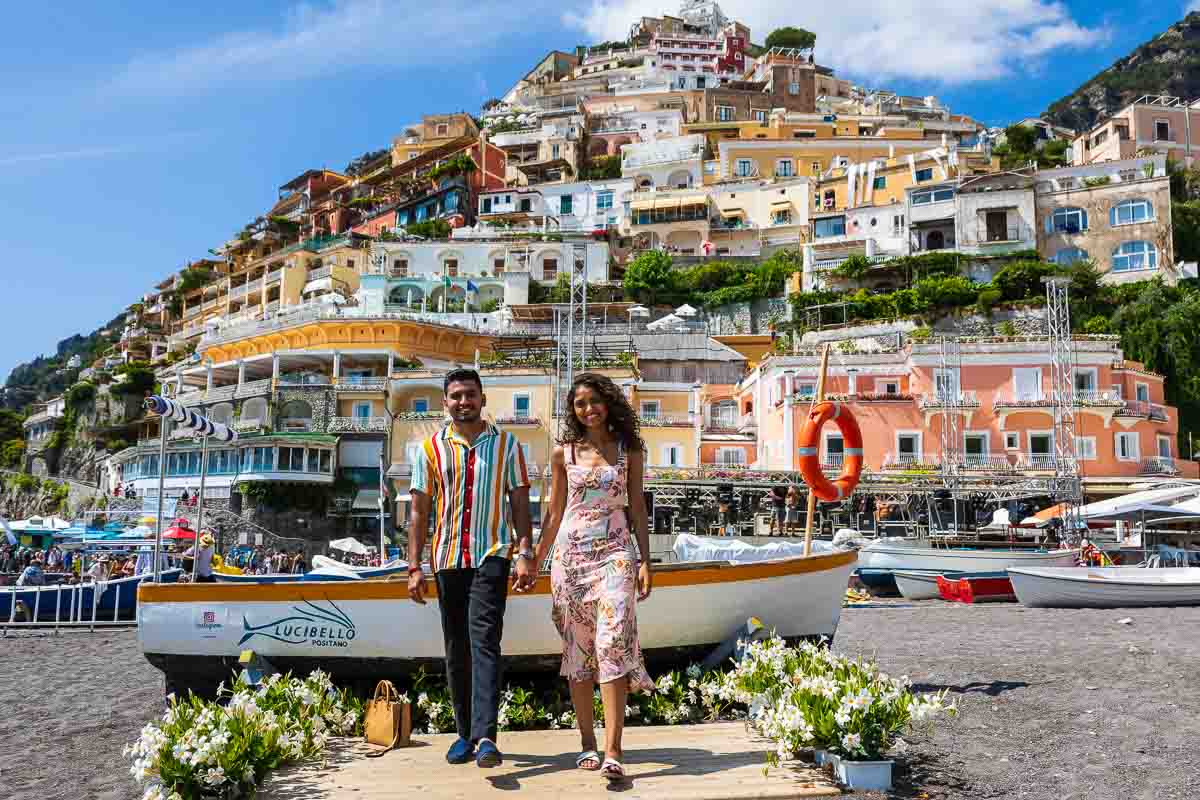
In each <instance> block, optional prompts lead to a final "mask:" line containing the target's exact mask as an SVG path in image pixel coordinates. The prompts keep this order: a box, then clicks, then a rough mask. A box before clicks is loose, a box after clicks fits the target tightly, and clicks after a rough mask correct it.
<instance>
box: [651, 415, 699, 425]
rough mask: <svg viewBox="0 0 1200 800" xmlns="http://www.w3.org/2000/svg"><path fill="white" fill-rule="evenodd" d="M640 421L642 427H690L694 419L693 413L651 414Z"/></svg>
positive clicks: (694, 421)
mask: <svg viewBox="0 0 1200 800" xmlns="http://www.w3.org/2000/svg"><path fill="white" fill-rule="evenodd" d="M641 422H642V427H643V428H690V427H692V425H694V424H695V423H696V419H695V415H694V414H651V415H647V416H644V417H642V420H641Z"/></svg>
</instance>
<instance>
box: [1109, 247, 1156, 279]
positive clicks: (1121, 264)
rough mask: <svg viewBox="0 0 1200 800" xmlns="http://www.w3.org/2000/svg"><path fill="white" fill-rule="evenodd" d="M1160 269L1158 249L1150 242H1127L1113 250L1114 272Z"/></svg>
mask: <svg viewBox="0 0 1200 800" xmlns="http://www.w3.org/2000/svg"><path fill="white" fill-rule="evenodd" d="M1142 269H1158V251H1156V250H1155V249H1154V245H1152V244H1150V243H1149V242H1125V243H1124V244H1123V245H1121V246H1120V247H1118V248H1117V249H1116V250H1114V251H1113V259H1112V271H1113V272H1134V271H1136V270H1142Z"/></svg>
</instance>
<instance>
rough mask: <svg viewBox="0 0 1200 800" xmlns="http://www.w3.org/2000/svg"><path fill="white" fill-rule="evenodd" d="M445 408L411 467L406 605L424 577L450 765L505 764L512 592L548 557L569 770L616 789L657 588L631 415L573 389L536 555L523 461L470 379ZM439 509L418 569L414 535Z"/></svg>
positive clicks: (641, 686)
mask: <svg viewBox="0 0 1200 800" xmlns="http://www.w3.org/2000/svg"><path fill="white" fill-rule="evenodd" d="M443 395H444V398H443V404H444V406H445V409H446V412H447V415H448V416H449V418H450V420H451V422H450V424H449V425H447V426H446V427H444V428H442V429H441V430H440V431H438V432H437V433H436V434H434V435H433V436H431V437H430V438H428V439H427V440H425V441H424V442H423V443H422V446H421V448H420V450H419V451H418V453H417V457H416V459H415V460H414V463H413V470H412V475H413V477H412V496H413V504H412V515H411V519H410V524H409V532H410V534H409V564H410V566H409V568H408V572H409V576H408V591H409V594H410V596H411V597H412V599H413V600H414V601H415V602H417V603H421V604H424V603H425V594H426V591H427V576H426V574H425V569H426V568H428V569H430V570H431V571H432V572H433V575H432V578H433V580H434V581H435V582H436V584H437V596H438V604H439V606H440V611H441V620H442V635H443V638H444V641H445V648H446V680H447V684H448V686H449V689H450V695H451V699H452V701H453V705H454V721H455V727H456V729H457V732H458V739H457V740H456V741H455V742H454V744H453V745H452V746H451V747H450V749H449V751H448V752H447V753H446V760H447V761H448V762H449V763H451V764H466V763H469V762H471V761H474V762H475V763H476V764H477V765H478V766H479V767H485V768H486V767H494V766H497V765H499V764H500V763H501V762H502V760H503V757H502V755H501V753H500V750H499V747H498V746H497V730H498V717H499V707H500V699H501V686H502V680H503V676H502V653H501V651H502V646H501V641H502V636H503V631H504V613H505V607H506V603H507V599H508V590H509V586H510V583H511V586H512V589H513V591H514V592H516V593H518V594H522V593H526V592H532V591H534V589H535V585H536V584H537V582H538V573H539V567H540V565H541V564H542V563H543V562H544V561H545V560H546V558H547V557H548V556H549V555H550V551H551V547H553V559H552V566H551V571H550V589H551V593H552V598H553V611H552V617H553V620H554V623H555V625H556V627H557V628H558V631H559V634H560V636H561V639H562V646H563V652H562V667H561V670H560V674H561V675H562V676H563V677H564V678H566V680H567V683H568V685H569V687H570V694H571V700H572V704H573V705H574V708H575V715H576V719H577V720H578V724H579V730H580V733H581V736H582V742H581V744H582V747H581V751H580V753H579V756H578V758H577V759H576V762H575V763H576V765H577V766H578V767H579V768H580V769H582V770H588V771H596V772H599V773H601V774H602V775H603V776H604V777H605V778H608V779H609V780H612V781H618V780H621V779H623V778H624V775H625V768H624V766H623V765H622V763H621V762H622V759H623V753H622V745H621V739H622V732H623V721H624V719H625V707H626V702H625V701H626V696H627V694H628V693H629V692H631V691H652V690H653V683H652V682H651V680H650V676H649V674H648V673H647V672H646V667H645V664H644V662H643V658H642V653H641V647H640V644H639V642H638V634H637V614H636V604H637V603H638V602H639V601H642V600H645V599H646V598H647V597H649V596H650V592H651V586H652V582H653V578H652V575H653V571H652V567H651V564H650V557H649V556H650V545H649V526H648V520H647V515H646V506H645V502H644V499H643V494H642V478H643V474H644V469H645V445H644V443H643V442H642V439H641V435H640V432H639V431H640V426H639V421H638V417H637V414H636V412H635V411H634V410H633V407H632V406H631V404H630V402H629V401H628V399H626V397H625V395H624V393H623V392H622V391H621V389H620V387H618V386H617V385H616V384H615V383H613V381H612V380H611V379H609V378H607V377H605V376H603V375H599V374H593V373H584V374H581V375H579V376H578V377H576V378H575V380H574V381H573V382H572V385H571V389H570V393H569V394H568V396H567V416H566V418H565V423H566V429H565V430H566V432H565V435H564V437H563V440H562V442H561V443H560V444H559V445H558V446H557V447H555V449H554V454H553V456H552V458H551V464H552V471H553V472H552V474H553V478H552V481H551V490H550V502H549V509H548V513H547V515H546V518H545V520H544V522H543V525H542V533H541V537H540V539H539V541H538V543H537V545H536V547H535V546H534V543H533V530H532V520H531V518H530V505H529V478H528V475H527V473H526V464H525V458H524V455H523V453H522V451H521V447H520V444H519V442H518V441H517V438H516V437H515V436H513V435H512V434H511V433H508V432H506V431H503V430H501V429H499V428H497V427H496V426H495V425H493V424H491V423H489V422H487V421H486V420H485V419H484V418H483V416H482V412H483V408H484V406H485V405H486V403H487V397H486V395H485V394H484V392H483V384H482V382H481V381H480V378H479V374H478V373H477V372H476V371H475V370H471V369H457V370H454V371H452V372H450V373H449V374H448V375H446V377H445V380H444V383H443ZM435 509H436V516H435V519H434V534H433V539H432V541H431V547H430V558H429V562H428V565H427V566H426V565H423V564H422V557H423V554H424V544H425V542H424V532H425V531H426V530H428V525H429V520H430V515H431V514H433V513H435V511H434V510H435ZM635 542H636V546H635ZM514 551H515V559H513V560H510V558H511V556H512V555H513V553H514ZM596 684H599V686H600V695H601V699H602V702H603V705H604V719H605V738H606V741H605V746H604V751H603V754H601V752H600V751H599V748H598V745H597V741H596V733H595V730H594V718H593V692H594V687H595V686H596Z"/></svg>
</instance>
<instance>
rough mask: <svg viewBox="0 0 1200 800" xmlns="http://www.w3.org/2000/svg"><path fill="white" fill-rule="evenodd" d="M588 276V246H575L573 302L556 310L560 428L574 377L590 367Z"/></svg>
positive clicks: (556, 406) (556, 389)
mask: <svg viewBox="0 0 1200 800" xmlns="http://www.w3.org/2000/svg"><path fill="white" fill-rule="evenodd" d="M587 276H588V269H587V245H585V244H576V245H573V246H572V249H571V300H570V303H569V304H568V305H567V308H565V309H560V308H556V309H555V310H554V340H555V348H554V353H555V357H554V415H555V417H556V418H557V419H558V420H559V425H560V426H561V425H562V424H563V420H564V418H565V413H566V408H565V407H564V404H565V402H566V397H567V392H568V391H569V390H570V388H571V384H572V383H573V382H574V380H575V373H576V372H583V371H584V370H585V369H586V367H587V355H588V340H587V337H588V333H587V321H588V310H587V299H588V298H587ZM559 432H560V433H561V430H560V431H559Z"/></svg>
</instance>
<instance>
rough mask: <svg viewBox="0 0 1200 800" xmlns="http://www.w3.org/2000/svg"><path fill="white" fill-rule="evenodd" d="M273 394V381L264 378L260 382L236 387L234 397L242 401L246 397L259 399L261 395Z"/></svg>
mask: <svg viewBox="0 0 1200 800" xmlns="http://www.w3.org/2000/svg"><path fill="white" fill-rule="evenodd" d="M270 393H271V379H270V378H263V379H262V380H259V381H247V382H246V383H243V384H242V385H241V386H238V387H235V392H234V395H235V396H236V397H237V398H239V399H241V398H244V397H257V396H259V395H264V394H270Z"/></svg>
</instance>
